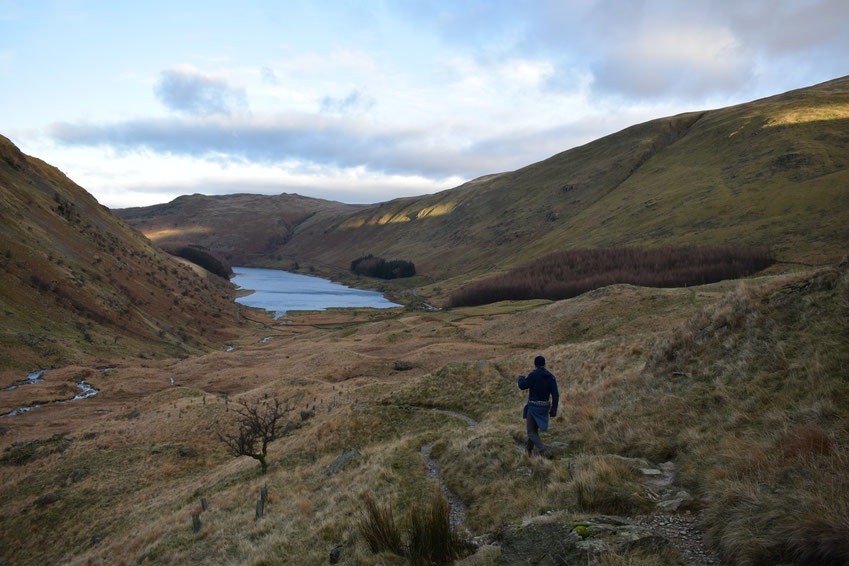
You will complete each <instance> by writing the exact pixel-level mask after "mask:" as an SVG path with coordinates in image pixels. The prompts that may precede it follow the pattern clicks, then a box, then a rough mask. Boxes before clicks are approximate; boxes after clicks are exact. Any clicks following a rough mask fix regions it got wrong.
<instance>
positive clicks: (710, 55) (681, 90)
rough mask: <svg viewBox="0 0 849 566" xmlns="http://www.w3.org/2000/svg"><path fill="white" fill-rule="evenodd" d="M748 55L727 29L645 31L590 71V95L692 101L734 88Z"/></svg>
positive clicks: (746, 72)
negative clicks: (685, 98)
mask: <svg viewBox="0 0 849 566" xmlns="http://www.w3.org/2000/svg"><path fill="white" fill-rule="evenodd" d="M747 60H749V57H748V53H747V52H746V50H745V49H744V48H743V46H742V45H741V44H740V42H739V41H737V39H736V38H735V37H734V35H732V34H731V33H730V32H729V31H728V30H716V29H708V28H701V27H692V28H681V27H677V28H669V27H667V26H661V27H658V28H647V29H644V30H642V32H641V33H640V34H638V35H635V36H632V37H630V38H628V39H627V40H626V41H623V42H622V43H621V44H619V45H618V46H617V47H616V48H615V49H614V50H612V51H611V52H610V53H609V55H608V57H607V58H605V59H604V60H603V61H602V62H601V63H599V64H598V65H597V66H596V68H595V69H594V75H595V81H594V83H593V88H594V89H595V90H599V91H603V92H607V93H615V94H619V95H624V96H634V97H652V96H658V95H663V94H669V93H676V94H677V95H687V96H691V97H692V96H696V97H698V96H699V95H705V94H708V93H711V92H714V91H734V90H738V89H740V88H741V87H742V86H743V85H744V84H745V83H746V81H747V80H748V79H749V77H750V72H751V71H750V68H749V66H748V64H747Z"/></svg>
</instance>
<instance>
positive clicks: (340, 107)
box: [321, 89, 377, 114]
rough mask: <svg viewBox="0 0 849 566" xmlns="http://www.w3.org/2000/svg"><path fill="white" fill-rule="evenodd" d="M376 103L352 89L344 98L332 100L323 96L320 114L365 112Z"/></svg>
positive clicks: (330, 97)
mask: <svg viewBox="0 0 849 566" xmlns="http://www.w3.org/2000/svg"><path fill="white" fill-rule="evenodd" d="M375 104H377V101H376V100H374V99H373V98H370V97H367V96H363V95H362V94H360V91H358V90H356V89H354V90H352V91H351V92H350V93H349V94H348V96H346V97H345V98H333V97H332V96H325V97H324V98H322V99H321V112H322V114H348V113H353V112H367V111H368V110H369V109H371V108H372V107H373V106H374V105H375Z"/></svg>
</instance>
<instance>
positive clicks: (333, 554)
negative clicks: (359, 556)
mask: <svg viewBox="0 0 849 566" xmlns="http://www.w3.org/2000/svg"><path fill="white" fill-rule="evenodd" d="M343 550H345V545H344V544H340V545H339V546H337V547H336V548H334V549H333V550H331V551H330V563H331V564H339V560H340V559H341V558H342V551H343Z"/></svg>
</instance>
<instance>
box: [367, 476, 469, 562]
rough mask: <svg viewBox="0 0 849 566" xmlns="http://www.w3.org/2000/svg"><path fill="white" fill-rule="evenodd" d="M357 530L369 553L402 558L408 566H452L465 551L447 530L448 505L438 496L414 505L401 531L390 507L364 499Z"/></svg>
mask: <svg viewBox="0 0 849 566" xmlns="http://www.w3.org/2000/svg"><path fill="white" fill-rule="evenodd" d="M358 527H359V531H360V534H361V535H362V536H363V538H364V539H365V541H366V544H367V545H368V547H369V549H370V550H371V551H372V552H373V553H375V554H377V553H381V552H391V553H393V554H396V555H399V556H404V557H405V558H406V559H407V561H408V562H409V563H410V564H411V565H412V566H442V565H448V564H454V562H455V561H456V560H457V559H459V558H461V557H463V556H464V555H466V554H468V550H469V547H468V545H467V543H466V542H465V541H464V540H463V539H462V538H461V537H460V536H459V535H458V534H457V533H456V531H454V530H453V529H452V528H451V518H450V512H449V508H448V502H446V501H445V498H443V497H442V495H440V494H439V493H435V494H434V496H433V498H432V499H431V501H430V503H429V504H426V505H422V504H419V503H414V504H413V505H412V506H411V507H410V511H409V514H408V515H407V517H406V518H405V521H404V528H403V529H402V528H400V527H399V525H398V523H396V521H395V518H394V516H393V513H392V507H391V505H386V506H382V505H378V504H377V503H376V502H375V501H374V499H373V498H372V497H370V496H366V497H365V500H364V504H363V509H361V511H360V518H359V525H358ZM402 531H403V535H404V536H403V537H402Z"/></svg>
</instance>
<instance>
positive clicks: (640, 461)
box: [605, 454, 649, 468]
mask: <svg viewBox="0 0 849 566" xmlns="http://www.w3.org/2000/svg"><path fill="white" fill-rule="evenodd" d="M605 456H607V457H608V458H613V459H614V460H620V461H622V462H627V463H628V464H631V465H634V466H637V467H642V468H647V467H648V466H649V462H648V460H645V459H644V458H628V457H627V456H620V455H619V454H605Z"/></svg>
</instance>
